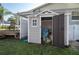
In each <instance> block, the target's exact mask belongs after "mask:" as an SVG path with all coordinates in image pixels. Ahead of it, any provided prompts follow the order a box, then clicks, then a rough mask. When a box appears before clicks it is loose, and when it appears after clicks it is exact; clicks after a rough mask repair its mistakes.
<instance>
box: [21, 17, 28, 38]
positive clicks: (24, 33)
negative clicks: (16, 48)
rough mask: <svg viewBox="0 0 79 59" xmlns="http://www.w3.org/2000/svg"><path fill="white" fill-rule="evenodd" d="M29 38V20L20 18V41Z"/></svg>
mask: <svg viewBox="0 0 79 59" xmlns="http://www.w3.org/2000/svg"><path fill="white" fill-rule="evenodd" d="M27 36H28V18H23V17H21V18H20V39H22V38H24V37H27Z"/></svg>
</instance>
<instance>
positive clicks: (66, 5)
mask: <svg viewBox="0 0 79 59" xmlns="http://www.w3.org/2000/svg"><path fill="white" fill-rule="evenodd" d="M66 8H79V3H49V4H47V5H45V6H42V7H40V8H36V9H34V14H36V13H39V12H41V11H44V10H51V9H66Z"/></svg>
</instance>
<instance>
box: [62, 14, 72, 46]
mask: <svg viewBox="0 0 79 59" xmlns="http://www.w3.org/2000/svg"><path fill="white" fill-rule="evenodd" d="M70 16H71V13H65V19H64V29H65V30H64V31H65V32H64V43H65V45H66V46H68V45H69V21H70Z"/></svg>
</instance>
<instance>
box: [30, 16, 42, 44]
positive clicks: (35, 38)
mask: <svg viewBox="0 0 79 59" xmlns="http://www.w3.org/2000/svg"><path fill="white" fill-rule="evenodd" d="M34 19H36V20H37V26H35V27H34V26H33V25H32V22H33V20H34ZM28 28H29V37H28V42H29V43H39V44H41V21H40V17H34V16H30V17H29V27H28Z"/></svg>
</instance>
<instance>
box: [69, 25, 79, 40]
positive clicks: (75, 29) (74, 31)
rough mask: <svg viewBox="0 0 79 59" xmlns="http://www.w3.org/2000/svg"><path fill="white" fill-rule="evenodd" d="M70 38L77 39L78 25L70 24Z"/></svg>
mask: <svg viewBox="0 0 79 59" xmlns="http://www.w3.org/2000/svg"><path fill="white" fill-rule="evenodd" d="M69 32H70V33H69V37H70V40H79V25H76V24H75V25H70V30H69Z"/></svg>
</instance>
